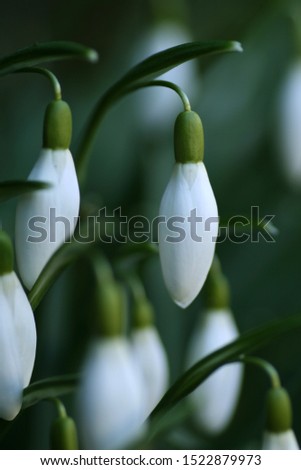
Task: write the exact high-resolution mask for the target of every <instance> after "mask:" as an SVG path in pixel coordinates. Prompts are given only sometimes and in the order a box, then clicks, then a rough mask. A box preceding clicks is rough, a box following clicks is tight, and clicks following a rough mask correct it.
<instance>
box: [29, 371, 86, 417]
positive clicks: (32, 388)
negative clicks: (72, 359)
mask: <svg viewBox="0 0 301 470" xmlns="http://www.w3.org/2000/svg"><path fill="white" fill-rule="evenodd" d="M78 382H79V375H78V374H72V375H63V376H58V377H50V378H47V379H44V380H40V381H38V382H34V383H32V384H31V385H29V386H28V387H27V388H26V389H25V390H24V393H23V403H22V410H25V409H26V408H29V407H30V406H33V405H36V404H37V403H38V402H39V401H41V400H47V399H48V398H56V397H58V396H61V395H66V394H68V393H72V392H73V391H74V390H75V388H76V387H77V385H78Z"/></svg>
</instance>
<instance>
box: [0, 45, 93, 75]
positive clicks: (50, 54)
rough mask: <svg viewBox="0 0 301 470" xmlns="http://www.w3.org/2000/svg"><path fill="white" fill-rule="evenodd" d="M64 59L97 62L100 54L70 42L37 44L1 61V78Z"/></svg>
mask: <svg viewBox="0 0 301 470" xmlns="http://www.w3.org/2000/svg"><path fill="white" fill-rule="evenodd" d="M63 59H84V60H87V61H89V62H96V61H97V59H98V54H97V52H96V51H95V50H94V49H90V48H88V47H86V46H83V45H82V44H78V43H75V42H69V41H52V42H41V43H36V44H34V45H32V46H29V47H26V48H24V49H20V50H18V51H17V52H15V53H13V54H10V55H8V56H6V57H3V58H2V59H0V76H1V75H7V74H9V73H12V72H16V71H18V70H20V69H22V68H24V67H32V66H35V65H38V64H41V63H43V62H50V61H54V60H63Z"/></svg>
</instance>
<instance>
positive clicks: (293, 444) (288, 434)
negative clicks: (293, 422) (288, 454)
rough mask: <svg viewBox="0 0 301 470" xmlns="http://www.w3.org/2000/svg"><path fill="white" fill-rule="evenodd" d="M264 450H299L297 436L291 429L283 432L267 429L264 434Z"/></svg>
mask: <svg viewBox="0 0 301 470" xmlns="http://www.w3.org/2000/svg"><path fill="white" fill-rule="evenodd" d="M262 449H263V450H299V444H298V442H297V439H296V436H295V434H294V432H293V431H292V430H291V429H288V430H287V431H283V432H279V433H276V432H270V431H265V433H264V435H263V443H262Z"/></svg>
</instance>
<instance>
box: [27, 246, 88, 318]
mask: <svg viewBox="0 0 301 470" xmlns="http://www.w3.org/2000/svg"><path fill="white" fill-rule="evenodd" d="M90 246H91V245H90V244H89V243H77V242H76V241H74V240H73V241H70V242H69V243H68V242H66V243H65V244H64V245H63V246H62V247H61V248H59V250H58V251H57V252H56V253H55V254H54V255H53V256H52V257H51V259H50V260H49V261H48V263H47V264H46V266H45V268H44V269H43V271H42V272H41V274H40V276H39V277H38V279H37V281H36V282H35V284H34V286H33V288H32V289H31V290H30V292H29V294H28V299H29V301H30V303H31V306H32V308H33V310H35V309H36V308H37V306H38V305H39V303H40V302H41V300H42V299H43V297H44V295H45V294H46V292H47V291H48V289H49V288H50V287H51V286H52V284H53V283H54V281H55V280H56V278H57V277H58V276H59V274H60V273H61V272H62V271H63V270H64V268H66V267H67V266H69V264H71V263H72V262H74V261H76V260H77V259H79V258H80V257H81V256H82V255H83V254H84V253H86V252H87V251H88V249H89V248H90Z"/></svg>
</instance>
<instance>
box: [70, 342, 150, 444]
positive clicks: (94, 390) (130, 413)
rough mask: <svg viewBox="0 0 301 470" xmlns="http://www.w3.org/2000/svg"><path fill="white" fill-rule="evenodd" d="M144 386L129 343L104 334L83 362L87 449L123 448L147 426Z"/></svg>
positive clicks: (83, 418)
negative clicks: (145, 421)
mask: <svg viewBox="0 0 301 470" xmlns="http://www.w3.org/2000/svg"><path fill="white" fill-rule="evenodd" d="M143 392H144V388H143V387H142V382H141V376H140V373H139V371H138V369H137V367H136V364H135V361H134V358H133V355H132V350H131V348H130V345H129V343H128V342H127V340H126V339H125V338H123V337H121V336H120V337H119V336H116V337H112V338H109V337H108V338H102V339H99V340H98V341H95V342H94V344H93V345H92V347H91V349H90V351H89V353H88V356H87V358H86V361H85V363H84V366H83V376H82V384H81V387H80V391H79V398H78V407H79V414H80V416H79V422H80V431H81V433H82V438H83V443H84V446H85V448H86V449H123V448H126V447H127V446H129V445H131V444H132V443H133V442H134V441H136V440H138V439H139V438H141V436H142V434H143V432H144V430H145V424H144V420H145V417H146V415H145V404H144V400H143Z"/></svg>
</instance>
